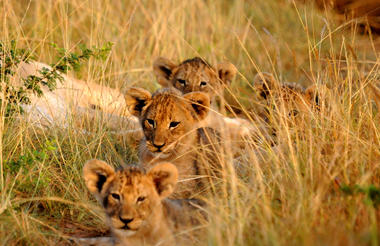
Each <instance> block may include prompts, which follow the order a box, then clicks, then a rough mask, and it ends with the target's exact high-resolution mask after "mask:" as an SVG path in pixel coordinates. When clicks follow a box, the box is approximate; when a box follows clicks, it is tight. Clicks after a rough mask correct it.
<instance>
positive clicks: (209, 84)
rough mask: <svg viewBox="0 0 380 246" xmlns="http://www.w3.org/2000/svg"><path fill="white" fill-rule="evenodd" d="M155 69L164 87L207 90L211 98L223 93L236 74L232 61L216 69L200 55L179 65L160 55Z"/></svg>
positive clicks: (186, 91) (154, 64)
mask: <svg viewBox="0 0 380 246" xmlns="http://www.w3.org/2000/svg"><path fill="white" fill-rule="evenodd" d="M153 71H154V74H155V75H156V78H157V81H158V83H160V84H161V85H162V86H163V87H174V88H176V89H178V90H180V91H181V92H182V93H189V92H193V91H201V92H205V93H207V94H208V96H209V97H210V98H211V100H213V99H214V97H215V96H216V95H222V92H223V88H224V86H226V85H229V84H230V83H231V81H232V80H233V78H234V77H235V75H236V68H235V66H234V65H232V64H231V63H227V62H226V63H220V64H218V65H217V68H216V69H215V68H213V67H212V66H210V65H209V64H208V63H207V62H205V61H204V60H202V59H201V58H199V57H195V58H192V59H188V60H185V61H183V62H182V63H180V64H178V65H177V64H175V63H174V62H172V61H170V60H169V59H166V58H163V57H159V58H157V59H156V60H155V61H154V63H153Z"/></svg>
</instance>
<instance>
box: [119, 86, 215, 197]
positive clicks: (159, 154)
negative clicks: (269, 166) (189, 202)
mask: <svg viewBox="0 0 380 246" xmlns="http://www.w3.org/2000/svg"><path fill="white" fill-rule="evenodd" d="M125 99H126V104H127V106H128V109H129V111H130V112H131V114H133V115H135V116H137V117H138V118H139V120H140V123H141V127H142V129H143V132H144V138H143V139H142V141H141V143H140V149H139V155H140V160H141V162H142V163H144V164H145V165H148V166H149V165H153V164H155V163H159V162H162V161H169V162H171V163H173V164H174V165H176V167H177V168H178V170H179V177H180V180H181V183H180V185H179V187H178V189H177V192H176V195H179V197H185V198H188V197H191V196H193V195H195V193H194V192H195V191H196V190H197V188H200V187H202V186H203V179H202V180H200V176H203V177H208V178H210V177H213V176H215V174H214V173H213V172H219V171H220V167H219V163H220V160H219V158H222V153H221V150H222V149H221V148H220V140H221V139H220V137H219V135H218V133H217V132H216V131H215V130H213V129H211V128H200V127H199V122H201V121H202V120H203V119H205V118H206V117H207V114H208V111H209V106H210V99H209V97H208V96H207V94H205V93H203V92H191V93H187V94H184V95H183V94H182V93H181V92H180V91H178V90H177V89H174V88H164V89H161V90H158V91H157V92H155V93H154V94H153V95H152V94H151V93H150V92H148V91H146V90H144V89H142V88H129V89H128V90H127V91H126V94H125ZM202 188H203V187H202Z"/></svg>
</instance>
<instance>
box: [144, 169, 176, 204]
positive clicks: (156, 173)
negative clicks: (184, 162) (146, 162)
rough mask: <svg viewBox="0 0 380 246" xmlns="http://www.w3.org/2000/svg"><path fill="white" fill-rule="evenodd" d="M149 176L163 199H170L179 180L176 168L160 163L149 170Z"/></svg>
mask: <svg viewBox="0 0 380 246" xmlns="http://www.w3.org/2000/svg"><path fill="white" fill-rule="evenodd" d="M148 175H149V176H150V177H151V178H152V180H153V183H154V185H155V187H156V190H157V193H158V195H159V196H160V197H161V198H165V197H168V196H169V195H170V194H171V193H173V191H174V188H175V185H176V184H177V180H178V170H177V167H176V166H174V165H173V164H171V163H169V162H163V163H159V164H157V165H155V166H154V167H153V168H152V169H150V170H149V172H148Z"/></svg>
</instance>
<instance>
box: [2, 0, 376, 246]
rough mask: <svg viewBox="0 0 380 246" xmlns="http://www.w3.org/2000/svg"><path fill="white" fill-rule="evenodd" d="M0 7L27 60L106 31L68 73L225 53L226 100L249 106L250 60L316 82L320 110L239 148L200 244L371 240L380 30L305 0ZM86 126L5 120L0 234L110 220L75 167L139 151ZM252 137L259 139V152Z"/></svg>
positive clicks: (45, 238)
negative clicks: (238, 165)
mask: <svg viewBox="0 0 380 246" xmlns="http://www.w3.org/2000/svg"><path fill="white" fill-rule="evenodd" d="M0 9H1V11H0V24H1V25H0V37H1V39H2V40H3V41H10V40H17V45H18V47H23V48H27V49H29V50H31V51H32V54H33V56H34V59H36V60H38V61H42V62H45V63H52V62H54V61H55V57H56V55H57V54H56V51H55V50H54V48H53V47H51V45H50V43H52V42H53V43H56V44H57V45H58V46H59V47H64V48H66V49H68V50H75V49H76V48H77V46H78V45H79V44H81V43H83V44H85V45H87V46H89V47H91V46H102V45H103V44H105V43H107V42H113V43H114V46H113V48H112V52H111V54H110V55H109V57H108V58H107V59H106V60H105V61H99V60H95V59H90V61H89V62H88V63H87V64H86V65H85V66H84V67H82V69H81V70H80V71H79V72H75V73H71V76H75V77H77V78H81V79H84V80H91V81H95V82H97V83H103V84H107V85H110V86H112V87H117V88H120V87H126V86H132V85H133V86H139V87H144V88H147V89H149V90H151V91H154V90H155V89H157V88H159V85H158V83H156V81H155V78H154V76H153V72H152V69H151V64H152V62H153V60H154V58H155V57H157V56H160V55H161V56H166V57H169V58H172V59H174V60H177V61H180V60H183V59H185V58H190V57H194V56H201V57H204V58H205V59H206V60H208V61H209V62H210V63H211V64H217V63H218V62H220V61H223V60H225V59H226V60H228V61H230V62H232V63H233V64H235V65H236V67H237V68H238V70H239V75H238V76H237V79H236V80H235V81H234V82H233V84H232V86H231V88H230V89H229V92H230V93H226V94H227V100H228V101H229V102H230V103H234V104H235V103H236V102H234V101H235V100H233V98H237V99H238V100H239V101H240V102H241V103H243V104H244V105H245V106H246V107H247V108H251V107H253V106H252V105H254V104H255V102H254V99H252V98H253V97H252V94H254V92H253V91H252V88H251V84H250V81H252V79H253V77H254V75H255V74H256V73H257V72H258V71H268V72H272V73H274V74H276V76H277V77H278V78H280V79H281V80H285V81H295V82H298V83H300V84H302V85H310V84H313V83H317V84H318V85H327V86H328V87H329V88H330V89H331V91H332V96H330V97H328V99H329V100H328V102H327V104H328V106H329V110H322V112H321V113H320V114H314V113H310V114H311V118H312V121H311V123H308V124H304V125H302V127H299V128H297V127H296V128H293V127H290V126H289V125H288V124H287V123H286V122H285V121H278V122H276V123H275V127H276V128H277V129H279V132H278V136H279V139H280V142H282V143H283V144H282V145H280V147H279V148H277V149H271V148H269V147H267V146H266V145H265V144H263V146H256V145H254V148H251V149H250V151H247V153H246V155H244V157H243V158H242V159H243V161H242V162H243V164H244V166H246V167H247V174H246V177H244V178H237V177H236V175H235V174H234V173H230V174H229V175H228V176H227V178H226V180H225V190H227V192H225V193H223V194H222V195H221V196H218V197H216V198H215V200H213V201H210V208H209V209H210V212H211V216H210V222H209V225H208V226H207V228H206V232H205V234H206V237H207V238H206V240H200V242H199V244H201V245H205V244H208V245H371V246H375V245H378V244H379V243H380V238H379V235H380V225H379V221H380V205H378V200H376V199H379V197H378V196H379V194H378V193H377V192H376V189H379V186H380V141H379V139H380V118H379V117H380V115H379V109H378V108H376V105H375V103H373V97H371V93H370V90H369V88H368V86H367V84H368V83H372V84H374V83H376V76H377V80H378V78H379V77H378V74H379V58H378V54H379V53H378V50H377V51H376V50H375V48H373V47H376V44H377V42H378V41H376V40H372V37H371V36H360V35H359V34H357V33H356V32H355V29H356V24H355V22H350V23H346V24H344V23H337V22H335V21H334V18H333V16H332V15H331V13H326V12H321V11H319V10H318V9H317V8H316V7H314V6H313V5H310V4H307V5H303V4H300V3H298V2H296V3H293V2H292V1H284V0H276V1H264V0H261V1H243V0H235V1H227V0H225V1H224V0H221V1H203V0H192V1H174V0H168V1H160V0H150V1H148V0H146V1H145V0H140V1H120V3H119V2H118V1H112V2H111V1H93V0H88V1H79V0H71V1H67V0H66V1H65V0H58V1H26V0H20V1H10V0H5V1H1V2H0ZM377 83H378V82H377ZM227 91H228V90H226V92H227ZM2 112H3V111H2ZM280 118H281V117H280ZM92 129H93V131H92V132H91V134H90V135H88V134H83V133H78V131H77V130H76V129H75V125H74V124H73V125H70V124H69V126H68V127H67V128H65V129H59V128H51V129H44V130H41V129H36V128H34V127H32V126H30V125H28V123H27V121H24V120H17V121H5V120H4V118H2V121H1V122H0V136H1V138H0V139H1V141H0V148H1V156H0V161H1V180H0V186H1V187H0V197H1V198H0V238H1V240H0V242H1V244H2V245H41V244H42V245H52V244H57V243H60V244H65V243H68V241H66V238H67V236H69V235H77V236H78V235H79V236H80V235H84V236H91V235H99V234H101V233H104V232H105V231H106V230H107V228H106V227H105V225H104V223H103V222H102V213H101V209H100V208H99V207H98V205H97V204H96V202H95V200H94V199H93V198H92V197H91V195H90V194H89V193H88V191H87V189H86V187H85V185H84V183H83V179H82V176H81V174H82V167H83V164H84V163H85V161H86V160H88V159H91V158H99V159H103V160H105V161H107V162H109V163H112V164H114V165H115V166H118V165H121V164H122V163H132V162H136V161H137V157H136V148H135V146H134V144H133V143H132V142H130V141H128V139H126V138H124V137H122V136H118V135H116V134H113V133H111V132H109V131H108V130H107V128H105V127H104V126H103V125H102V124H101V123H99V124H96V127H93V128H92ZM247 144H248V143H247ZM256 147H264V148H266V150H267V151H266V158H265V159H264V160H261V161H258V160H257V158H256V155H255V154H256V152H255V148H256ZM226 162H227V164H231V162H230V161H226ZM355 185H357V187H359V188H353V187H354V186H355ZM371 187H372V188H371ZM376 187H377V188H376ZM377 191H378V190H377ZM376 201H377V202H376Z"/></svg>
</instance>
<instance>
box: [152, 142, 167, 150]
mask: <svg viewBox="0 0 380 246" xmlns="http://www.w3.org/2000/svg"><path fill="white" fill-rule="evenodd" d="M153 146H154V147H156V148H157V149H161V148H162V147H164V146H165V143H162V144H157V142H153Z"/></svg>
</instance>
